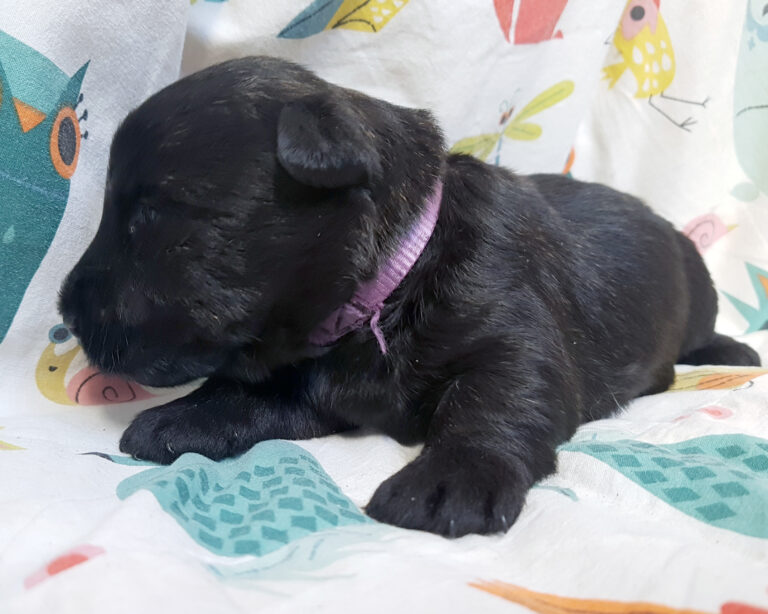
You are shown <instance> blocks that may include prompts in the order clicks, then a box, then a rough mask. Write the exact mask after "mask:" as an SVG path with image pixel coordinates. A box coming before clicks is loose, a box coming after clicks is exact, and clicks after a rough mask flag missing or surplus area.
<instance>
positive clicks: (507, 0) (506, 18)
mask: <svg viewBox="0 0 768 614" xmlns="http://www.w3.org/2000/svg"><path fill="white" fill-rule="evenodd" d="M493 6H494V7H496V17H498V19H499V25H500V26H501V31H502V32H503V33H504V38H506V39H507V42H509V31H510V30H511V29H512V11H513V9H514V8H515V0H493Z"/></svg>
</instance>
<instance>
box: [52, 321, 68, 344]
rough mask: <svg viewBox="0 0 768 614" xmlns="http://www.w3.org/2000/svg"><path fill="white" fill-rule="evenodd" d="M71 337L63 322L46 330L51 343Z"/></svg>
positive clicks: (64, 340) (62, 341) (61, 341)
mask: <svg viewBox="0 0 768 614" xmlns="http://www.w3.org/2000/svg"><path fill="white" fill-rule="evenodd" d="M71 338H72V333H71V332H69V329H68V328H67V327H66V326H64V325H63V324H57V325H56V326H54V327H53V328H52V329H51V330H49V331H48V339H49V341H50V342H51V343H64V342H66V341H69V340H70V339H71Z"/></svg>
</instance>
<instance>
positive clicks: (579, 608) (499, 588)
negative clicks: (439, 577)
mask: <svg viewBox="0 0 768 614" xmlns="http://www.w3.org/2000/svg"><path fill="white" fill-rule="evenodd" d="M469 585H470V586H471V587H473V588H479V589H480V590H481V591H485V592H487V593H490V594H491V595H496V596H497V597H501V598H502V599H506V600H507V601H511V602H512V603H517V604H519V605H521V606H523V607H525V608H528V609H529V610H532V611H534V612H538V614H704V613H703V612H697V611H695V610H678V609H675V608H669V607H666V606H663V605H656V604H655V603H632V602H622V601H606V600H601V599H572V598H569V597H560V596H559V595H548V594H546V593H537V592H535V591H531V590H528V589H525V588H522V587H520V586H515V585H514V584H508V583H506V582H500V581H498V580H497V581H493V582H485V581H479V582H470V583H469Z"/></svg>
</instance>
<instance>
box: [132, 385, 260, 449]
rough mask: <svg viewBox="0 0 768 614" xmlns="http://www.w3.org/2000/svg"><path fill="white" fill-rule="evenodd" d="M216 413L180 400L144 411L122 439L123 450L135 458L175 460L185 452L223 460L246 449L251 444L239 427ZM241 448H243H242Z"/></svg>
mask: <svg viewBox="0 0 768 614" xmlns="http://www.w3.org/2000/svg"><path fill="white" fill-rule="evenodd" d="M215 418H216V416H215V415H205V414H204V413H202V412H200V411H196V406H195V404H193V403H190V402H188V401H186V400H185V398H181V399H177V400H176V401H172V402H171V403H168V404H167V405H162V406H160V407H154V408H152V409H148V410H146V411H143V412H141V413H140V414H139V415H138V416H136V418H135V419H134V421H133V422H132V423H131V425H130V426H129V427H128V428H127V429H126V430H125V432H124V433H123V436H122V438H121V439H120V451H121V452H124V453H126V454H130V455H131V456H133V457H134V458H138V459H141V460H149V461H154V462H156V463H161V464H168V463H172V462H173V461H174V460H176V459H177V458H178V457H179V456H181V455H182V454H184V453H185V452H195V453H197V454H202V455H203V456H207V457H208V458H210V459H212V460H220V459H222V458H226V457H229V456H234V455H236V454H239V453H240V452H243V451H244V450H245V449H246V448H247V447H248V446H247V444H244V445H245V447H243V445H240V444H243V442H242V441H241V440H240V438H239V437H238V432H237V430H236V429H235V428H234V427H233V426H232V425H231V424H228V423H226V421H223V420H216V419H215ZM241 448H242V449H241Z"/></svg>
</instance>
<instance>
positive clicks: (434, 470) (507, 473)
mask: <svg viewBox="0 0 768 614" xmlns="http://www.w3.org/2000/svg"><path fill="white" fill-rule="evenodd" d="M476 455H477V453H476V452H475V453H474V454H473V453H472V452H469V451H466V450H440V451H436V450H429V449H425V451H424V452H422V454H421V456H419V457H418V458H417V459H416V460H414V461H413V462H412V463H411V464H410V465H407V466H406V467H405V468H403V469H402V470H401V471H400V472H398V473H396V474H395V475H393V476H392V477H391V478H389V479H388V480H386V481H385V482H384V483H383V484H382V485H381V486H379V488H378V489H377V490H376V492H375V493H374V495H373V497H372V498H371V501H370V503H368V506H367V508H366V513H367V514H368V515H369V516H371V518H374V519H375V520H379V521H381V522H386V523H388V524H393V525H397V526H400V527H403V528H406V529H418V530H422V531H430V532H432V533H439V534H441V535H445V536H446V537H460V536H462V535H466V534H468V533H498V532H502V531H506V530H507V529H508V528H509V527H510V526H511V525H512V523H513V522H514V521H515V519H516V518H517V516H518V514H519V513H520V510H521V509H522V507H523V503H524V502H525V495H526V493H527V492H528V488H529V486H530V484H527V482H526V480H524V479H522V478H521V477H520V476H519V474H518V473H517V470H516V468H515V467H514V466H511V465H510V464H508V463H503V462H500V461H492V460H488V459H479V458H476Z"/></svg>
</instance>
